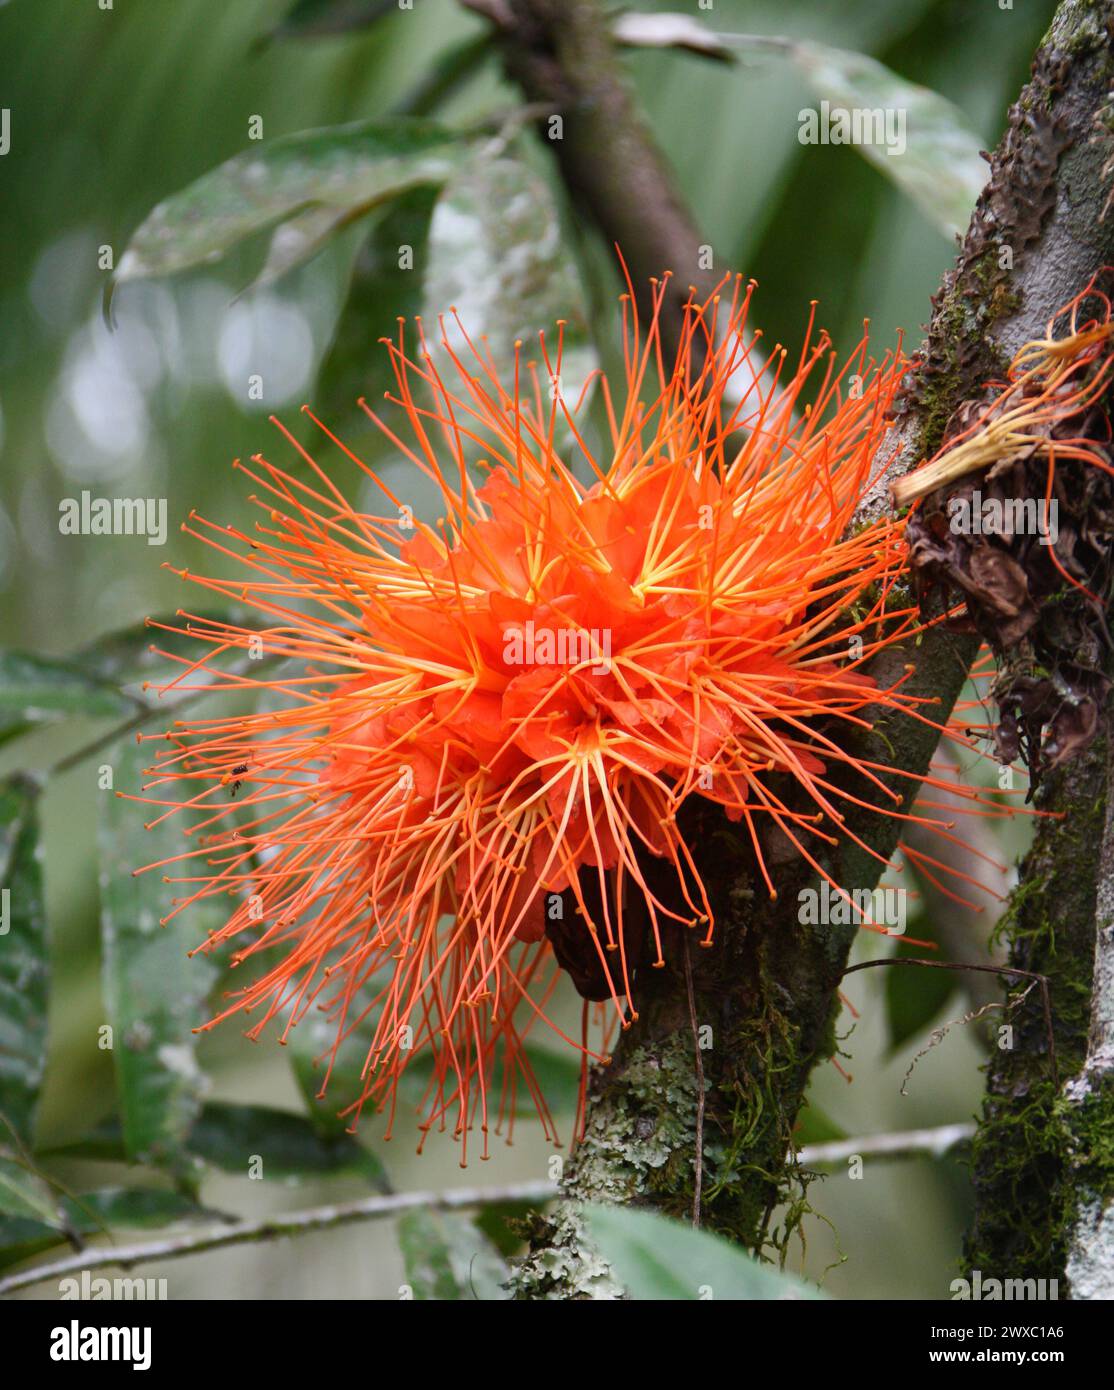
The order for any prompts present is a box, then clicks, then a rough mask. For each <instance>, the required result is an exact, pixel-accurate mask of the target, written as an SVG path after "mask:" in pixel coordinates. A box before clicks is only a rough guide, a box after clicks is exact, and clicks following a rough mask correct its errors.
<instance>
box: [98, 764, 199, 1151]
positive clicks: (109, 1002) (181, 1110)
mask: <svg viewBox="0 0 1114 1390" xmlns="http://www.w3.org/2000/svg"><path fill="white" fill-rule="evenodd" d="M144 747H145V745H142V744H137V743H136V742H135V740H134V739H125V740H122V741H121V742H119V743H117V744H115V745H114V746H113V748H112V751H111V753H110V755H109V766H111V768H112V770H113V783H114V788H115V791H113V790H108V789H106V790H102V791H101V792H100V797H101V802H100V816H99V827H98V829H99V835H98V839H99V847H100V867H101V945H102V970H103V984H104V1002H105V1007H106V1009H107V1013H108V1022H109V1024H111V1026H112V1030H113V1031H112V1056H113V1062H114V1065H115V1069H116V1086H117V1094H118V1097H119V1104H120V1115H121V1120H122V1125H123V1135H124V1146H125V1150H126V1152H127V1154H128V1156H129V1158H132V1159H137V1158H143V1159H145V1160H146V1161H149V1162H151V1161H154V1162H172V1161H173V1160H174V1159H176V1158H177V1157H178V1156H179V1155H180V1153H181V1152H182V1148H183V1143H184V1140H185V1138H186V1135H187V1134H188V1133H189V1129H190V1126H191V1124H192V1123H193V1120H194V1118H195V1116H196V1115H197V1113H198V1111H199V1109H200V1105H201V1095H202V1093H203V1091H204V1084H203V1078H202V1076H201V1073H200V1071H199V1069H198V1067H197V1061H196V1057H195V1045H196V1039H195V1038H194V1035H193V1029H194V1028H196V1027H198V1026H199V1025H200V1024H201V1023H203V1022H204V1021H205V1017H206V1013H207V1010H206V1008H205V1003H204V1001H205V997H206V995H207V993H208V990H209V987H210V985H211V984H212V981H213V980H214V978H215V976H216V969H215V967H214V966H213V965H212V964H211V962H210V961H208V960H207V959H206V958H205V957H202V956H196V957H194V959H193V960H190V958H189V957H188V955H187V951H188V949H189V943H190V941H191V940H193V941H201V940H204V938H205V935H206V932H207V930H212V929H215V928H216V927H218V926H219V925H220V924H221V923H222V922H223V920H224V917H225V908H224V907H223V906H222V905H221V904H220V903H219V902H216V901H215V900H213V899H207V900H205V901H203V902H199V903H196V904H194V905H193V906H192V907H190V908H189V909H188V910H187V911H186V912H185V913H183V915H182V917H181V918H180V919H179V918H175V920H174V922H173V923H172V924H171V925H169V926H168V927H165V928H164V927H162V926H160V925H159V923H160V918H161V917H163V916H164V915H165V914H166V913H167V911H169V909H170V905H171V902H170V900H171V896H172V894H173V892H174V889H173V888H172V887H170V886H168V885H167V884H165V883H164V882H163V871H161V870H158V869H152V870H150V871H149V872H147V873H142V874H138V875H136V874H134V872H133V871H134V870H136V869H138V868H140V867H142V866H143V865H146V864H150V863H153V862H156V861H160V860H163V859H167V858H170V857H171V856H173V855H177V854H181V853H183V851H185V850H186V849H188V848H190V847H191V846H190V842H189V841H187V840H186V839H185V837H184V836H183V834H182V824H183V822H182V821H181V820H180V819H179V818H178V817H175V816H171V817H170V818H169V819H166V820H163V821H162V822H161V823H160V824H159V825H158V826H156V827H155V828H154V829H152V830H150V831H145V830H144V828H143V822H144V812H145V811H147V812H148V813H149V814H150V813H152V812H154V813H156V814H157V813H161V811H162V809H163V808H157V807H156V808H147V807H144V806H142V805H141V804H139V803H137V802H135V801H130V800H127V799H126V798H125V797H124V796H122V795H119V794H118V793H121V792H126V793H129V794H132V795H134V794H136V793H137V792H138V791H139V790H140V788H141V786H142V783H143V772H142V770H143V768H144V766H145V765H146V763H147V762H148V755H147V754H145V753H144V751H143V750H144ZM192 862H193V861H191V860H186V861H185V867H182V866H181V865H179V866H170V867H169V869H168V870H167V872H168V873H169V874H171V875H174V874H182V875H188V874H190V873H191V872H196V870H191V868H190V867H189V866H190V864H191V863H192ZM186 929H188V936H187V930H186Z"/></svg>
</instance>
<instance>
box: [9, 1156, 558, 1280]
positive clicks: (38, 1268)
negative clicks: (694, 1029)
mask: <svg viewBox="0 0 1114 1390" xmlns="http://www.w3.org/2000/svg"><path fill="white" fill-rule="evenodd" d="M556 1195H557V1186H556V1184H555V1183H552V1182H520V1183H508V1184H507V1185H506V1186H505V1187H458V1188H455V1189H453V1190H452V1191H450V1192H396V1193H391V1194H390V1195H388V1196H375V1197H364V1198H361V1199H360V1200H359V1201H356V1202H338V1203H335V1204H333V1205H331V1206H324V1207H312V1208H310V1209H309V1210H308V1211H295V1212H286V1213H283V1214H281V1215H278V1216H267V1217H264V1218H263V1219H262V1220H261V1221H242V1222H239V1223H237V1224H234V1225H229V1226H221V1227H216V1228H207V1229H206V1230H204V1231H188V1232H185V1233H184V1234H182V1235H178V1236H169V1237H168V1238H167V1239H165V1240H153V1241H149V1242H147V1243H145V1244H142V1245H118V1246H106V1247H104V1248H103V1249H98V1250H86V1251H84V1252H82V1253H81V1254H77V1255H67V1256H66V1257H65V1258H64V1259H61V1260H53V1261H51V1262H50V1263H49V1264H41V1265H34V1266H33V1267H32V1268H30V1269H23V1270H20V1271H19V1273H18V1274H10V1275H9V1276H8V1277H7V1278H6V1279H0V1295H2V1294H7V1293H14V1292H15V1291H16V1290H17V1289H25V1288H28V1287H29V1286H30V1285H31V1284H38V1283H41V1282H42V1281H43V1280H46V1279H61V1278H63V1277H65V1276H66V1275H70V1274H74V1273H76V1272H78V1271H80V1270H83V1269H104V1268H106V1267H108V1266H114V1267H118V1268H120V1269H132V1268H133V1267H134V1266H135V1265H140V1264H150V1263H152V1261H155V1260H180V1259H182V1258H183V1256H186V1255H196V1254H198V1253H199V1252H201V1251H202V1250H219V1249H221V1248H222V1247H223V1246H228V1245H245V1244H248V1243H250V1242H253V1241H257V1240H277V1239H281V1238H283V1237H285V1236H300V1235H305V1234H306V1233H307V1232H309V1231H328V1230H333V1229H335V1228H336V1227H337V1226H347V1225H351V1224H352V1223H353V1222H356V1221H373V1220H375V1219H377V1218H379V1217H382V1216H396V1215H398V1214H399V1213H400V1212H404V1211H413V1210H414V1209H415V1208H417V1207H422V1208H425V1209H427V1210H429V1211H457V1210H459V1209H460V1208H461V1207H478V1206H492V1205H494V1204H496V1203H500V1202H548V1201H550V1200H551V1199H552V1198H553V1197H555V1196H556Z"/></svg>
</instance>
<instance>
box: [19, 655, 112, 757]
mask: <svg viewBox="0 0 1114 1390" xmlns="http://www.w3.org/2000/svg"><path fill="white" fill-rule="evenodd" d="M134 713H135V705H134V704H132V702H131V701H129V700H127V699H125V697H124V696H123V695H121V694H120V692H119V691H118V690H116V689H114V688H113V687H112V686H111V685H108V684H106V683H105V682H104V681H102V680H98V679H96V678H95V677H91V676H89V675H87V674H86V673H85V672H84V671H82V670H80V669H78V667H77V666H76V665H72V664H70V663H69V662H65V661H54V660H51V659H50V658H48V657H41V656H32V655H30V654H29V653H26V652H14V651H0V742H4V741H5V740H7V739H10V738H15V737H16V736H17V735H18V734H21V733H23V732H25V730H27V729H29V728H31V727H32V726H33V725H35V724H44V723H48V722H50V721H52V720H57V719H66V718H71V717H74V716H77V715H83V716H85V717H86V718H95V719H111V718H114V717H118V716H121V715H128V714H134Z"/></svg>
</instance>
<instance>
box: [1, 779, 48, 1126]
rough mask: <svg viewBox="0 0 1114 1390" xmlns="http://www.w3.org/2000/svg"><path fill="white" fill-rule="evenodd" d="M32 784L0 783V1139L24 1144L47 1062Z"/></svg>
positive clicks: (44, 954)
mask: <svg viewBox="0 0 1114 1390" xmlns="http://www.w3.org/2000/svg"><path fill="white" fill-rule="evenodd" d="M41 853H42V851H41V846H40V840H39V815H38V798H37V791H36V788H35V787H34V786H33V785H32V784H31V783H30V782H29V781H27V780H26V779H22V778H11V779H9V780H8V781H6V782H3V783H0V1140H4V1139H8V1138H10V1137H11V1136H10V1135H9V1134H7V1133H6V1132H5V1131H6V1129H7V1127H8V1126H10V1127H11V1128H12V1129H14V1131H15V1134H16V1136H18V1138H19V1139H20V1140H22V1141H23V1142H24V1143H26V1144H30V1142H31V1139H32V1133H33V1130H34V1121H35V1111H36V1108H37V1106H38V1101H39V1091H40V1089H41V1087H42V1083H43V1072H44V1070H45V1066H46V1044H47V1003H48V989H49V979H50V960H49V952H48V943H47V923H46V906H45V901H44V897H43V871H42V863H41Z"/></svg>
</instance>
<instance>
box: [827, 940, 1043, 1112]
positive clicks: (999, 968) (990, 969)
mask: <svg viewBox="0 0 1114 1390" xmlns="http://www.w3.org/2000/svg"><path fill="white" fill-rule="evenodd" d="M875 965H922V966H926V967H927V968H928V969H930V970H981V971H984V972H985V973H986V974H989V975H1016V976H1018V977H1019V978H1020V979H1023V980H1033V981H1034V982H1037V983H1039V984H1040V987H1041V1003H1042V1004H1043V1006H1044V1027H1045V1033H1046V1035H1047V1037H1048V1060H1049V1062H1050V1063H1051V1066H1052V1079H1053V1081H1054V1082H1055V1083H1056V1085H1057V1086H1059V1084H1060V1072H1059V1068H1058V1067H1057V1065H1056V1037H1055V1034H1054V1033H1053V1031H1052V1000H1051V998H1050V997H1049V993H1048V976H1047V975H1039V974H1037V972H1036V971H1035V970H1019V969H1018V968H1017V967H1016V966H1014V965H970V964H967V963H965V962H960V961H949V960H925V958H924V957H923V956H891V957H890V958H889V959H887V960H864V961H860V962H859V964H858V965H849V966H848V967H847V969H846V970H845V971H844V972H843V974H842V975H841V976H840V978H841V979H846V977H847V976H848V975H853V974H854V973H855V971H856V970H869V969H870V968H871V967H872V966H875ZM1026 994H1028V990H1026Z"/></svg>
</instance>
